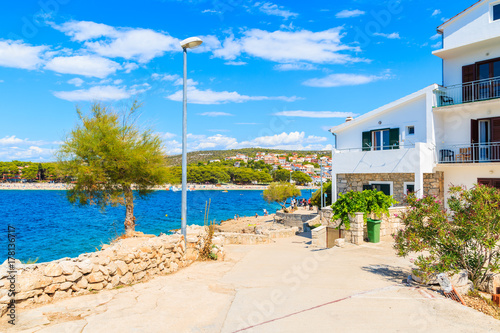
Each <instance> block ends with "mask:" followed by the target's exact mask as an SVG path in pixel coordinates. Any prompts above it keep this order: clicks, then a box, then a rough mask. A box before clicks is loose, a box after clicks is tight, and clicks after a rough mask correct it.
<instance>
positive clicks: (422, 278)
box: [411, 269, 439, 285]
mask: <svg viewBox="0 0 500 333" xmlns="http://www.w3.org/2000/svg"><path fill="white" fill-rule="evenodd" d="M411 278H412V280H413V281H415V282H417V283H420V284H433V285H434V284H436V285H437V284H439V282H438V280H437V277H436V275H435V274H431V275H429V276H426V275H424V274H422V273H421V272H420V271H419V270H418V269H413V270H412V273H411Z"/></svg>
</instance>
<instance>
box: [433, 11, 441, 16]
mask: <svg viewBox="0 0 500 333" xmlns="http://www.w3.org/2000/svg"><path fill="white" fill-rule="evenodd" d="M439 14H441V10H440V9H436V10H434V11H433V12H432V16H436V15H439Z"/></svg>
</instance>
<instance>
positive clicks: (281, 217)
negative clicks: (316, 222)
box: [275, 212, 318, 232]
mask: <svg viewBox="0 0 500 333" xmlns="http://www.w3.org/2000/svg"><path fill="white" fill-rule="evenodd" d="M317 217H318V214H288V213H283V212H277V213H276V217H275V218H276V221H277V222H279V223H282V224H284V225H285V226H286V227H297V228H299V231H300V232H303V231H304V224H305V223H306V224H307V222H309V221H311V220H313V219H315V218H317ZM307 227H308V225H306V228H307ZM305 231H307V230H305Z"/></svg>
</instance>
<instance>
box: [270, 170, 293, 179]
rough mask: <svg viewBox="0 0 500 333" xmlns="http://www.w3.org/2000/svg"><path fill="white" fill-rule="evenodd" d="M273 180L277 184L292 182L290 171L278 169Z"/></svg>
mask: <svg viewBox="0 0 500 333" xmlns="http://www.w3.org/2000/svg"><path fill="white" fill-rule="evenodd" d="M273 178H274V180H275V181H277V182H287V181H290V171H288V170H286V169H278V170H276V171H275V172H274V175H273Z"/></svg>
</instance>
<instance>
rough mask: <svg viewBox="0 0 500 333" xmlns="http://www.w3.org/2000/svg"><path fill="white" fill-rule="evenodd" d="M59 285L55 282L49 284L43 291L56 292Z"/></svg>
mask: <svg viewBox="0 0 500 333" xmlns="http://www.w3.org/2000/svg"><path fill="white" fill-rule="evenodd" d="M60 286H61V285H60V284H58V283H56V284H51V285H50V286H48V287H46V288H45V289H44V290H43V292H44V293H46V294H53V293H55V292H56V290H59V287H60Z"/></svg>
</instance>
